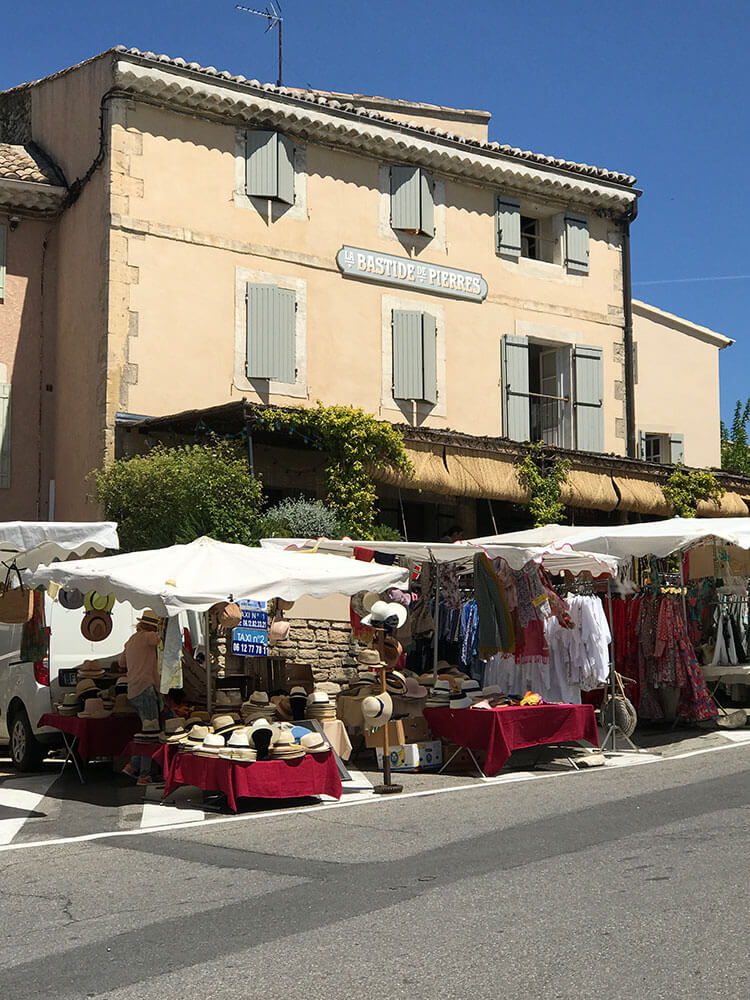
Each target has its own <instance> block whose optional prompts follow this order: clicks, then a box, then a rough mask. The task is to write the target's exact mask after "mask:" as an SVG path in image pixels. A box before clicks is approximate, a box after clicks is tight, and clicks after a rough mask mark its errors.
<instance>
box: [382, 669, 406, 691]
mask: <svg viewBox="0 0 750 1000" xmlns="http://www.w3.org/2000/svg"><path fill="white" fill-rule="evenodd" d="M385 688H386V691H388V692H390V694H406V691H407V686H406V678H405V677H404V675H403V674H402V673H401V672H400V671H398V670H392V671H391V672H390V673H389V674H388V675H387V676H386V679H385Z"/></svg>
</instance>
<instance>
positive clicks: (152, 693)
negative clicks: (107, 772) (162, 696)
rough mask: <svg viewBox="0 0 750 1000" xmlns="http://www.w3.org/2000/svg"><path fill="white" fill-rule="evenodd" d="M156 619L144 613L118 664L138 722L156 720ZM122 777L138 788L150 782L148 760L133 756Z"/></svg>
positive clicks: (158, 640)
mask: <svg viewBox="0 0 750 1000" xmlns="http://www.w3.org/2000/svg"><path fill="white" fill-rule="evenodd" d="M159 621H160V619H159V617H158V615H156V614H154V612H153V611H144V612H143V614H142V615H141V617H140V618H139V619H138V621H137V623H136V626H135V634H134V635H131V637H130V638H129V639H128V641H127V642H126V643H125V648H124V649H123V651H122V652H121V653H120V656H119V664H120V666H121V667H124V668H125V670H126V671H127V679H128V701H129V702H130V703H131V705H132V706H133V708H135V710H136V712H137V713H138V715H139V716H140V719H141V722H142V723H143V722H145V721H146V720H147V719H158V717H159V695H158V691H159V684H160V681H161V679H160V677H159V659H158V650H159V643H160V642H161V639H160V638H159V631H158V629H159ZM123 772H124V773H125V774H128V775H130V777H131V778H135V779H136V780H137V782H138V784H139V785H148V784H149V783H150V782H151V758H150V757H141V756H133V757H131V759H130V763H129V764H126V765H125V767H124V768H123Z"/></svg>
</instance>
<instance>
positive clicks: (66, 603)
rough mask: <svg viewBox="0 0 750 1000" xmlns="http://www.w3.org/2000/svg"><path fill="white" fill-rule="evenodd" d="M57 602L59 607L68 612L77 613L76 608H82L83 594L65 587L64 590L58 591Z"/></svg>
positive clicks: (72, 588)
mask: <svg viewBox="0 0 750 1000" xmlns="http://www.w3.org/2000/svg"><path fill="white" fill-rule="evenodd" d="M57 600H58V602H59V603H60V606H61V607H63V608H66V609H67V610H68V611H77V610H78V608H82V607H83V594H82V593H81V591H80V590H76V588H75V587H65V589H64V590H59V591H58V593H57Z"/></svg>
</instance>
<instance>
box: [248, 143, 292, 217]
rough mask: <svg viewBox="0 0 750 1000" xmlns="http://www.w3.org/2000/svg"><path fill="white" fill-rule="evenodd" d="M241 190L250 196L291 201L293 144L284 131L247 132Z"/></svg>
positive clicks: (288, 202) (288, 203)
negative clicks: (243, 181) (243, 177)
mask: <svg viewBox="0 0 750 1000" xmlns="http://www.w3.org/2000/svg"><path fill="white" fill-rule="evenodd" d="M245 190H246V192H247V194H248V195H250V196H251V197H254V198H273V199H275V200H276V201H282V202H284V203H285V204H287V205H293V204H294V146H293V144H292V142H291V141H290V140H289V139H287V137H286V136H285V135H281V134H280V133H279V132H269V131H266V130H264V129H252V130H251V131H250V132H248V133H247V139H246V150H245Z"/></svg>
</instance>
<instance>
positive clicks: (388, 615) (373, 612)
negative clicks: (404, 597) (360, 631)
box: [362, 601, 407, 628]
mask: <svg viewBox="0 0 750 1000" xmlns="http://www.w3.org/2000/svg"><path fill="white" fill-rule="evenodd" d="M406 618H407V611H406V608H405V607H404V606H403V604H397V603H396V602H395V601H391V603H388V602H387V601H375V603H374V604H373V605H372V607H371V609H370V612H369V614H366V615H365V617H364V618H363V619H362V624H363V625H374V626H376V627H377V626H379V625H388V626H389V627H391V628H401V626H402V625H403V624H404V623H405V622H406Z"/></svg>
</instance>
